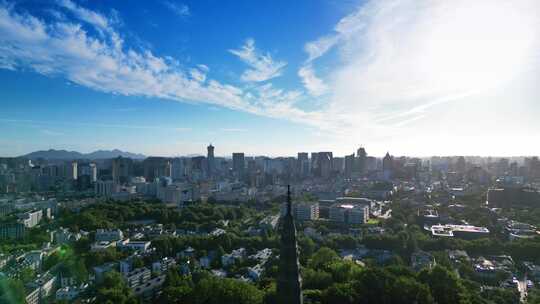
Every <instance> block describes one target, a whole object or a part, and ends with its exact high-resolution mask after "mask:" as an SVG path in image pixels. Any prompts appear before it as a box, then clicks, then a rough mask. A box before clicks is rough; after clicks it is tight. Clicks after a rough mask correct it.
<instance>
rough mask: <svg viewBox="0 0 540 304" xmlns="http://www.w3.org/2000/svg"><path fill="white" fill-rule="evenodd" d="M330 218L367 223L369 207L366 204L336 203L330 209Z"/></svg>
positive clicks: (337, 220)
mask: <svg viewBox="0 0 540 304" xmlns="http://www.w3.org/2000/svg"><path fill="white" fill-rule="evenodd" d="M329 216H330V220H331V221H333V222H338V223H346V224H365V223H367V221H368V219H369V207H368V206H365V205H352V204H334V205H332V206H331V207H330V211H329Z"/></svg>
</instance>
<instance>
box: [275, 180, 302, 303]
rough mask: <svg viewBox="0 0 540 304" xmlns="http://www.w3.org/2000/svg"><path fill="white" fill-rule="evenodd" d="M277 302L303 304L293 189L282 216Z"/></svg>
mask: <svg viewBox="0 0 540 304" xmlns="http://www.w3.org/2000/svg"><path fill="white" fill-rule="evenodd" d="M277 297H278V301H277V303H287V304H302V302H303V297H302V283H301V279H300V263H299V262H298V245H297V243H296V227H295V225H294V218H293V215H292V203H291V191H290V188H288V189H287V212H286V213H285V216H284V217H282V218H281V244H280V251H279V273H278V277H277Z"/></svg>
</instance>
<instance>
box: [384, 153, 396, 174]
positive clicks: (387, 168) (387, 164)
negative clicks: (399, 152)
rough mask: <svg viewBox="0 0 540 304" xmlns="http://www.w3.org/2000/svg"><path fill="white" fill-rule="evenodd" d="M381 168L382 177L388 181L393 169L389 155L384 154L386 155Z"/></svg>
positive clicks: (392, 161)
mask: <svg viewBox="0 0 540 304" xmlns="http://www.w3.org/2000/svg"><path fill="white" fill-rule="evenodd" d="M382 167H383V176H384V178H385V179H390V178H391V177H392V171H393V169H394V158H393V157H392V156H390V153H388V152H386V155H385V156H384V158H383V161H382Z"/></svg>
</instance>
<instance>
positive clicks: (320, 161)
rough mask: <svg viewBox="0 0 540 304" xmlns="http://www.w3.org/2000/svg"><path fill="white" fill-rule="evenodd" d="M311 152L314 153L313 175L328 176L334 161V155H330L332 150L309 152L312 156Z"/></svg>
mask: <svg viewBox="0 0 540 304" xmlns="http://www.w3.org/2000/svg"><path fill="white" fill-rule="evenodd" d="M313 154H315V155H316V157H315V162H313V160H312V163H314V164H315V165H314V175H315V176H317V177H324V178H328V177H330V175H331V174H332V171H333V163H334V159H333V158H334V157H333V156H332V152H318V153H311V157H312V158H313Z"/></svg>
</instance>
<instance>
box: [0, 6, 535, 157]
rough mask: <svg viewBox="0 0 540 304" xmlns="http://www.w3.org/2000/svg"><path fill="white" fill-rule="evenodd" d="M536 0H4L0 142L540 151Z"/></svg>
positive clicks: (10, 148) (3, 149) (131, 147)
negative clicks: (511, 1)
mask: <svg viewBox="0 0 540 304" xmlns="http://www.w3.org/2000/svg"><path fill="white" fill-rule="evenodd" d="M539 6H540V4H539V3H538V2H537V1H533V0H531V1H526V0H523V1H516V2H515V3H511V4H508V3H507V1H487V0H486V1H482V0H479V1H475V2H474V3H473V4H471V2H469V1H459V0H457V1H449V2H446V3H443V1H413V0H388V1H385V0H382V1H267V2H263V1H182V2H180V1H172V0H170V1H77V0H56V1H50V2H44V1H7V2H6V1H0V134H1V136H0V155H3V156H16V155H21V154H24V153H27V152H30V151H33V150H38V149H49V148H55V149H68V150H78V151H81V152H89V151H93V150H96V149H114V148H119V149H122V150H127V151H132V152H140V153H145V154H148V155H170V156H172V155H185V154H192V153H204V151H205V147H206V145H207V144H208V143H210V142H212V143H213V144H214V145H215V146H216V154H217V155H230V153H232V152H235V151H243V152H246V153H247V154H251V155H261V154H265V155H294V154H295V153H296V152H298V151H327V150H330V151H334V152H335V154H337V155H344V154H350V153H352V152H353V151H355V150H356V148H358V147H359V146H360V145H363V146H365V147H366V148H367V151H368V153H370V154H372V155H382V154H384V153H386V151H387V150H389V151H391V152H393V153H394V154H397V155H403V154H408V155H419V156H426V155H433V154H439V155H457V154H466V155H531V154H540V143H537V142H538V140H537V139H536V138H537V134H538V131H540V123H539V122H538V119H537V117H538V115H539V114H540V105H539V104H538V102H539V97H540V91H539V88H538V86H537V85H536V84H537V83H538V80H540V79H539V78H540V77H539V76H540V74H539V69H538V68H539V67H540V62H539V58H538V56H539V55H538V54H540V41H539V30H538V29H539V28H540V26H539V25H540V24H539V23H540V17H539V13H538V12H539V11H540V7H539Z"/></svg>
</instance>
